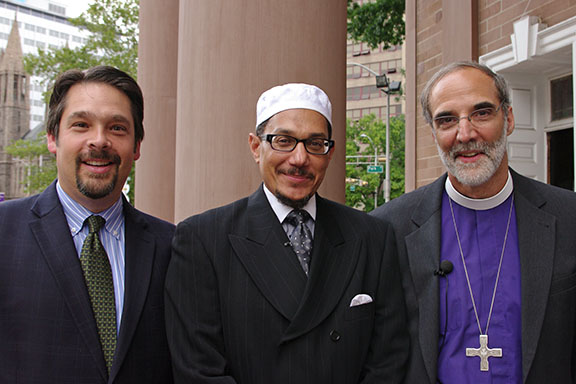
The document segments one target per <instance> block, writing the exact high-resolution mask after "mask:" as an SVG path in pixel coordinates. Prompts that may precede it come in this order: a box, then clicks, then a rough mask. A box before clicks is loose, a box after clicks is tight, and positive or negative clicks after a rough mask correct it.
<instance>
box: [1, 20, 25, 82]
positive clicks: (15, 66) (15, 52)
mask: <svg viewBox="0 0 576 384" xmlns="http://www.w3.org/2000/svg"><path fill="white" fill-rule="evenodd" d="M23 58H24V55H23V53H22V45H21V42H20V32H19V31H18V20H17V19H14V22H13V23H12V30H11V31H10V36H9V37H8V43H7V44H6V50H5V51H4V54H3V55H2V59H1V60H0V71H6V70H11V71H14V72H19V73H22V72H24V62H23Z"/></svg>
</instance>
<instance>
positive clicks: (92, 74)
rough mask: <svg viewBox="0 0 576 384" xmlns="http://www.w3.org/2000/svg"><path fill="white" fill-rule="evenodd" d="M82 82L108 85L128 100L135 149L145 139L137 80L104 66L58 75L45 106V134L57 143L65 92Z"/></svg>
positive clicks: (64, 105) (142, 99)
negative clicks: (46, 107)
mask: <svg viewBox="0 0 576 384" xmlns="http://www.w3.org/2000/svg"><path fill="white" fill-rule="evenodd" d="M81 83H103V84H108V85H110V86H112V87H114V88H116V89H117V90H119V91H120V92H122V93H123V94H125V95H126V96H127V97H128V99H129V100H130V109H131V111H132V119H133V120H134V147H136V144H137V143H139V142H141V141H142V140H143V139H144V125H143V124H142V121H143V120H144V98H143V96H142V90H141V89H140V86H139V85H138V83H136V80H134V79H133V78H132V77H131V76H130V75H128V74H127V73H125V72H123V71H121V70H119V69H117V68H114V67H110V66H107V65H99V66H96V67H92V68H90V69H87V70H85V71H80V70H77V69H71V70H69V71H66V72H64V73H62V74H61V75H60V76H58V78H57V79H56V82H55V83H54V88H53V90H52V95H51V96H50V103H49V104H48V118H47V121H46V133H48V134H50V135H52V136H54V138H55V139H56V140H58V130H59V126H60V120H61V119H62V114H63V112H64V108H65V107H66V96H67V95H68V91H69V90H70V88H72V86H73V85H76V84H81Z"/></svg>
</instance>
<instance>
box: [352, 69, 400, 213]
mask: <svg viewBox="0 0 576 384" xmlns="http://www.w3.org/2000/svg"><path fill="white" fill-rule="evenodd" d="M346 65H354V66H357V67H361V68H363V69H365V70H366V71H368V72H370V73H371V74H373V75H374V77H375V78H376V88H378V89H380V90H381V91H382V92H384V93H386V175H385V180H384V202H386V203H387V202H389V201H390V94H391V93H396V92H398V91H399V90H400V88H401V86H402V82H400V81H388V77H386V75H385V74H382V75H381V74H379V73H377V72H376V71H373V70H372V69H370V68H368V67H367V66H365V65H363V64H360V63H353V62H347V63H346ZM361 136H362V135H361ZM366 137H368V136H366ZM370 141H372V139H370ZM374 208H376V204H374Z"/></svg>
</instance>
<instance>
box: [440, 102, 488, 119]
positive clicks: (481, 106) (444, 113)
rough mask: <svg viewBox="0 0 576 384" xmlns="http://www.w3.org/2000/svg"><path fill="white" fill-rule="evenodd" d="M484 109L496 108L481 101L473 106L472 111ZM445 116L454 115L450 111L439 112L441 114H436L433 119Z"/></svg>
mask: <svg viewBox="0 0 576 384" xmlns="http://www.w3.org/2000/svg"><path fill="white" fill-rule="evenodd" d="M484 108H496V105H494V104H493V103H491V102H489V101H482V102H480V103H476V104H474V109H473V110H472V111H477V110H479V109H484ZM445 116H454V113H453V112H450V111H441V112H438V113H437V114H435V115H434V119H437V118H439V117H445Z"/></svg>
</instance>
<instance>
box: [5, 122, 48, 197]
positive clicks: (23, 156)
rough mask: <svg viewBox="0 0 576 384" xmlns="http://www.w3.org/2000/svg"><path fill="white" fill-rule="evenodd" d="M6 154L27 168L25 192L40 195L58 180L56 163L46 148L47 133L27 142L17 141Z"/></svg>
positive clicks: (7, 148) (8, 147)
mask: <svg viewBox="0 0 576 384" xmlns="http://www.w3.org/2000/svg"><path fill="white" fill-rule="evenodd" d="M6 152H7V153H8V154H10V155H11V156H12V157H14V158H17V159H20V161H21V162H23V165H24V167H25V168H26V176H24V180H23V183H24V192H26V193H29V194H34V193H39V192H41V191H43V190H44V189H46V187H48V185H50V183H51V182H52V181H54V179H56V174H57V170H56V162H55V161H54V157H53V156H52V154H51V153H50V152H49V151H48V148H47V147H46V133H45V132H42V133H41V134H40V135H38V137H36V138H34V139H27V140H22V139H21V140H16V141H15V142H14V143H12V144H10V145H8V146H6Z"/></svg>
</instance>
